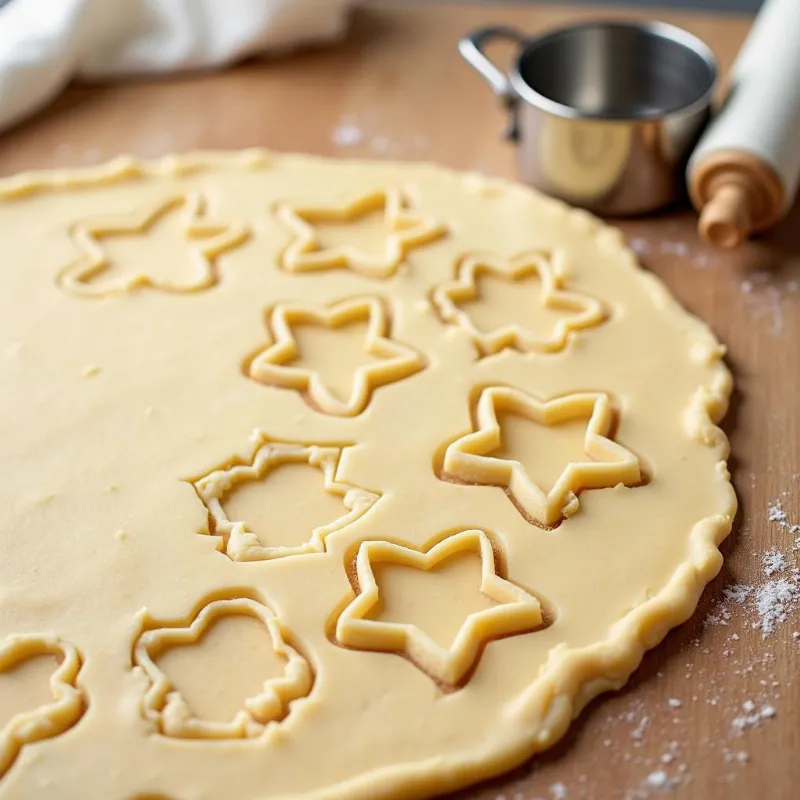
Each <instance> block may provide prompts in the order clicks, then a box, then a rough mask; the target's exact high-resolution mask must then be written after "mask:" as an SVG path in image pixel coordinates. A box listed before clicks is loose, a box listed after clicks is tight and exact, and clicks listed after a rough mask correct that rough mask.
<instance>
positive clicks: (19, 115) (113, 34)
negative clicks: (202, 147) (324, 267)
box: [0, 0, 351, 129]
mask: <svg viewBox="0 0 800 800" xmlns="http://www.w3.org/2000/svg"><path fill="white" fill-rule="evenodd" d="M350 5H351V0H5V2H4V1H3V0H0V129H2V128H5V127H8V126H9V125H11V124H13V123H15V122H18V121H19V120H21V119H23V118H24V117H26V116H28V115H29V114H32V113H33V112H34V111H36V110H37V109H39V108H41V107H42V106H44V105H45V104H46V103H48V102H49V101H50V100H52V99H53V97H55V96H56V95H57V94H58V93H59V92H60V91H61V90H62V89H63V88H64V86H65V85H66V84H67V83H68V82H69V80H70V79H71V78H73V77H83V78H89V79H92V80H110V79H114V78H118V77H123V76H135V75H145V74H151V75H152V74H155V73H164V72H173V71H179V70H195V69H204V68H211V67H221V66H224V65H226V64H231V63H234V62H236V61H239V60H241V59H243V58H245V57H247V56H251V55H257V54H264V55H268V54H275V53H280V52H284V51H286V50H291V49H293V48H294V47H297V46H299V45H303V44H308V43H310V42H319V41H325V40H332V39H335V38H337V37H339V36H340V35H342V34H343V33H344V30H345V26H346V21H347V11H348V7H349V6H350Z"/></svg>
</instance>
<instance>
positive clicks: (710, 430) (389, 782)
mask: <svg viewBox="0 0 800 800" xmlns="http://www.w3.org/2000/svg"><path fill="white" fill-rule="evenodd" d="M296 160H301V161H303V163H306V162H307V161H308V157H297V156H284V155H278V154H276V153H273V152H271V151H267V150H262V149H252V150H245V151H238V152H213V151H212V152H207V151H196V152H190V153H186V154H182V155H180V156H166V157H163V158H160V159H157V160H152V161H143V160H139V159H137V158H133V157H128V156H124V157H118V158H115V159H113V160H111V161H109V162H107V163H105V164H101V165H99V166H96V167H82V168H80V169H79V170H76V169H55V170H37V171H35V172H26V173H20V174H18V175H15V176H9V177H7V178H3V179H0V199H3V200H15V199H18V198H27V197H31V196H35V195H38V194H48V195H55V194H66V193H68V191H70V190H72V189H84V188H92V187H102V186H109V185H120V184H124V183H126V182H128V181H132V180H139V179H141V178H158V177H161V176H164V177H173V176H182V175H192V174H206V173H213V171H214V170H215V169H218V168H228V169H241V170H243V171H247V172H249V171H268V170H270V169H272V168H273V165H274V164H276V163H277V162H278V161H280V162H281V163H282V164H283V165H291V164H293V163H294V161H296ZM323 161H324V160H323V159H320V162H323ZM350 163H351V164H353V163H355V164H358V163H362V164H364V165H365V166H366V165H372V164H374V163H375V162H371V161H362V162H358V161H353V160H351V161H350ZM380 166H387V167H393V166H397V167H399V166H403V167H407V166H408V164H402V165H401V164H400V163H399V162H397V163H394V162H382V164H381V165H380ZM437 170H438V172H439V173H441V174H442V175H443V176H445V177H449V178H450V179H451V180H452V181H453V182H454V183H460V185H461V186H463V189H464V191H466V192H472V193H476V192H480V193H482V194H486V195H487V196H488V195H490V194H491V195H503V194H508V195H510V196H514V195H515V194H521V193H522V192H526V191H527V190H525V189H524V188H523V187H520V186H519V185H518V184H517V183H514V182H512V181H508V180H504V179H501V178H490V177H486V176H477V177H476V176H475V175H474V174H464V173H462V172H458V171H456V170H452V169H448V168H446V167H437ZM546 210H547V212H548V215H549V216H548V219H551V220H553V221H556V220H558V221H559V222H562V221H563V223H564V224H565V227H566V229H567V231H568V232H573V233H575V234H580V235H582V236H588V237H591V238H592V240H593V241H594V244H595V245H596V247H597V249H598V252H600V253H602V254H605V255H606V256H613V257H614V258H616V259H617V260H618V261H619V263H620V264H621V265H622V266H625V267H627V268H630V269H631V270H633V271H634V272H635V274H636V279H637V280H638V281H640V283H641V285H642V287H643V290H644V291H645V293H646V294H647V295H648V296H649V297H650V299H651V300H652V302H653V304H654V306H655V307H657V308H659V309H666V310H669V311H671V312H674V313H676V314H679V315H680V317H681V319H682V321H683V323H684V325H685V326H686V331H687V335H688V333H689V332H692V333H694V334H695V335H696V336H697V338H698V342H697V346H696V347H695V348H694V350H695V351H696V352H695V353H694V354H693V355H692V360H693V361H695V362H696V363H702V364H704V365H705V366H706V367H707V368H708V373H709V374H708V375H707V376H706V377H705V379H704V380H703V381H702V382H701V383H700V385H699V386H698V387H697V389H696V391H695V392H694V394H693V395H692V397H691V399H690V400H689V402H688V403H687V406H686V408H685V411H684V413H683V414H682V415H681V419H682V426H683V430H684V432H685V434H686V436H687V437H689V438H690V439H691V440H692V441H694V442H696V443H698V444H701V445H703V446H705V447H708V448H711V449H712V450H713V451H714V454H715V456H716V459H717V461H716V468H715V476H716V479H717V484H716V485H717V488H718V490H719V500H718V504H717V508H718V510H716V511H714V512H713V513H709V514H708V515H707V516H706V517H704V518H702V519H699V520H698V521H697V522H696V523H695V524H694V525H693V526H692V528H691V530H690V531H689V533H688V548H687V556H686V559H685V560H684V561H683V562H682V563H681V564H680V565H679V566H678V567H677V569H676V570H675V571H674V572H673V573H672V576H671V578H670V579H669V581H668V582H667V583H666V584H665V585H664V586H663V588H661V589H660V590H659V591H658V592H657V593H654V594H652V595H650V596H649V597H648V598H647V599H646V600H644V601H643V602H642V603H641V604H639V605H638V606H636V608H634V609H632V610H631V611H630V612H629V613H628V614H627V615H626V616H625V617H624V618H622V619H620V620H619V622H618V623H617V624H615V625H614V626H613V627H612V628H611V629H610V630H609V631H608V632H607V634H606V636H605V637H604V638H602V639H598V640H597V641H595V642H593V643H591V644H587V645H585V646H581V647H576V648H572V649H569V650H566V651H561V652H560V653H559V654H558V655H557V657H553V658H551V659H550V660H549V661H548V662H547V663H546V664H545V665H544V666H543V668H542V670H541V672H540V673H539V675H538V677H537V678H536V680H535V681H534V682H533V683H532V685H531V686H530V687H529V689H528V690H527V691H526V692H524V693H523V694H522V695H521V696H520V697H519V699H518V702H516V703H515V706H514V709H513V713H512V714H511V715H510V717H509V726H507V727H506V728H505V730H506V732H507V733H508V736H507V738H506V739H505V741H504V742H503V743H502V744H501V745H499V746H498V747H494V748H488V747H487V748H486V749H485V750H483V751H481V752H479V753H477V752H470V753H469V754H467V755H466V756H463V757H458V758H456V757H454V758H452V759H451V760H450V761H449V762H448V764H447V765H446V769H444V770H443V769H442V766H441V759H439V758H433V759H431V760H428V761H425V762H422V763H419V764H413V765H412V764H404V765H403V767H402V771H401V770H400V768H399V767H387V768H384V769H378V770H374V771H372V772H370V773H369V775H367V776H362V777H361V778H358V779H348V780H344V781H342V782H341V783H340V784H337V785H336V786H335V787H331V788H330V790H329V791H328V790H325V791H324V792H323V793H324V794H325V795H326V797H330V798H333V797H334V795H337V793H338V795H337V796H344V795H343V794H342V793H344V792H349V793H350V794H351V795H352V794H354V793H360V795H359V796H361V795H363V796H364V797H366V796H367V793H369V794H370V797H371V800H377V798H378V797H387V796H388V792H389V791H390V790H393V789H391V787H395V788H397V787H399V788H397V790H398V791H403V792H404V793H405V794H406V796H407V797H408V798H409V800H411V798H423V797H429V796H430V794H431V792H432V791H442V792H444V791H451V790H455V789H457V788H459V787H462V786H465V785H467V784H472V783H475V781H476V780H478V779H480V778H485V777H490V776H493V775H497V774H499V773H500V772H501V771H505V770H508V769H510V768H512V767H513V766H515V765H518V764H521V763H522V762H524V761H525V760H526V759H528V758H530V757H531V756H533V755H535V754H536V753H539V752H541V751H543V750H545V749H547V748H548V747H551V746H552V745H553V744H554V743H555V742H557V741H558V740H559V739H561V738H562V737H563V736H564V734H565V733H566V731H567V729H568V727H569V725H570V723H571V721H572V720H573V719H574V718H575V717H576V716H577V715H578V714H579V713H580V712H581V710H582V709H583V708H585V707H586V706H587V705H588V704H589V703H590V702H591V701H592V700H593V699H595V698H596V697H597V696H599V695H601V694H603V693H606V692H609V691H613V690H618V689H619V688H620V687H622V686H623V685H624V684H625V683H626V682H627V681H628V679H629V678H630V676H631V674H632V673H633V672H634V670H635V669H636V668H637V667H638V666H639V664H640V662H641V659H642V657H643V655H644V653H645V652H646V651H647V650H650V649H652V648H654V647H655V646H656V645H657V644H658V643H659V642H660V641H661V640H662V639H663V638H664V636H665V635H666V634H667V632H668V631H669V630H670V629H672V628H674V627H676V626H678V625H680V624H682V623H684V622H685V621H686V620H687V619H688V618H689V617H690V616H691V615H692V613H694V610H695V608H696V606H697V602H698V600H699V598H700V595H701V594H702V592H703V590H704V589H705V587H706V586H707V585H708V584H709V583H710V582H711V581H712V580H713V578H714V577H715V576H716V575H717V574H718V573H719V570H720V567H721V565H722V555H721V553H720V551H719V545H720V544H721V542H722V541H724V539H725V538H726V537H727V535H728V534H729V533H730V530H731V526H732V523H733V519H734V516H735V513H736V508H737V498H736V493H735V491H734V489H733V486H732V483H731V480H730V473H729V470H728V469H727V465H726V459H727V458H728V456H729V455H730V444H729V440H728V437H727V436H726V434H725V431H724V430H723V429H722V428H721V427H720V425H719V423H720V421H721V419H722V418H723V417H724V415H725V413H726V410H727V408H728V403H729V399H730V395H731V392H732V388H733V381H732V376H731V372H730V370H729V369H728V367H727V366H726V364H725V363H724V361H723V355H724V349H723V348H722V346H721V345H720V344H719V343H718V342H717V340H716V339H715V337H714V336H713V334H712V333H711V331H710V329H709V328H708V326H707V325H706V324H705V323H703V322H702V321H701V320H699V319H697V318H695V317H693V316H692V315H690V314H689V313H688V312H687V311H686V310H685V309H684V308H683V307H682V306H681V305H680V304H679V303H678V302H677V300H676V299H675V297H674V296H673V295H672V294H671V293H670V292H669V290H668V289H667V287H666V285H665V284H664V283H663V281H662V280H660V279H659V278H658V277H657V276H655V275H653V274H651V273H649V272H647V271H645V270H644V269H643V268H642V267H641V265H640V264H638V262H637V260H636V257H635V255H634V253H633V252H632V251H631V250H630V248H628V247H627V246H626V244H625V241H624V238H623V236H622V234H621V232H620V231H618V230H616V229H610V228H608V227H607V226H606V224H605V223H603V222H601V221H600V220H598V219H597V218H595V217H593V216H592V215H590V214H588V213H587V212H584V211H581V210H578V209H571V208H569V207H568V206H566V205H562V204H555V203H548V206H547V209H546ZM511 723H513V728H512V727H511ZM532 730H538V731H540V733H539V734H538V735H534V734H532V732H531V731H532ZM458 770H461V771H463V775H462V776H461V777H457V775H456V772H457V771H458ZM316 794H319V796H320V800H322V794H320V793H315V795H316Z"/></svg>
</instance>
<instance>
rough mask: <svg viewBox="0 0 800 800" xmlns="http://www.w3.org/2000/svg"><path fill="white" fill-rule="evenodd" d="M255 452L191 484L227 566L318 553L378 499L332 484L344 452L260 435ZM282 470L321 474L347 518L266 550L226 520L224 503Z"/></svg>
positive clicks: (240, 523)
mask: <svg viewBox="0 0 800 800" xmlns="http://www.w3.org/2000/svg"><path fill="white" fill-rule="evenodd" d="M254 439H255V442H256V449H255V451H254V453H253V457H252V460H251V461H250V463H248V464H233V465H232V466H231V465H230V462H228V464H227V465H225V466H223V467H220V468H219V469H215V470H212V471H211V472H209V473H207V474H206V475H204V476H203V477H202V478H198V479H197V480H196V481H193V482H192V485H193V486H194V488H195V491H196V492H197V494H198V496H199V497H200V499H201V500H202V501H203V503H204V504H205V506H206V508H207V509H208V513H209V529H210V530H209V533H211V534H213V535H214V536H218V537H219V538H220V545H221V547H222V549H223V552H224V553H225V555H227V556H228V558H230V559H231V561H265V560H268V559H272V558H283V557H285V556H293V555H301V554H303V553H322V552H324V551H325V539H326V538H327V537H328V536H329V535H330V534H332V533H335V532H336V531H340V530H342V529H343V528H345V527H346V526H347V525H349V524H350V523H352V522H355V521H356V520H357V519H360V518H361V517H363V516H364V514H366V513H367V511H369V509H370V508H372V506H373V505H374V504H375V503H376V502H377V500H378V499H379V498H380V495H379V494H376V493H374V492H370V491H367V490H366V489H361V488H360V487H358V486H351V485H350V484H347V483H342V482H341V481H337V480H336V471H337V469H338V467H339V460H340V459H341V456H342V452H343V448H341V447H328V446H319V445H309V446H307V445H304V444H297V443H293V442H277V441H272V440H270V439H269V438H268V437H266V436H264V435H263V434H261V433H259V432H256V433H255V434H254ZM282 464H309V465H310V466H312V467H315V468H316V469H318V470H320V471H321V472H322V475H323V480H324V482H325V491H326V492H328V493H329V494H331V495H334V496H336V497H339V498H341V500H342V503H343V504H344V506H345V508H346V509H347V512H346V513H345V514H342V515H341V516H340V517H338V518H337V519H334V520H331V521H330V522H328V523H327V524H325V525H321V526H320V527H317V528H314V529H313V530H312V531H310V532H309V538H308V540H307V541H305V542H303V543H302V544H299V545H294V546H289V545H282V544H279V543H276V544H269V545H265V544H262V543H261V540H260V538H259V536H258V535H257V534H256V533H255V532H253V531H252V530H251V528H250V527H249V525H248V522H247V520H231V519H229V518H228V515H227V513H226V512H225V508H224V505H223V501H224V499H225V497H226V495H228V494H229V493H230V491H231V490H232V489H234V488H235V487H237V486H239V485H241V484H242V483H245V482H247V481H263V480H269V473H270V472H271V471H272V470H274V469H277V468H278V467H280V466H281V465H282ZM261 533H262V535H264V536H265V537H266V538H269V539H270V540H273V539H274V540H275V541H276V542H280V536H281V531H279V530H278V531H275V532H270V535H269V536H267V534H266V533H265V532H261Z"/></svg>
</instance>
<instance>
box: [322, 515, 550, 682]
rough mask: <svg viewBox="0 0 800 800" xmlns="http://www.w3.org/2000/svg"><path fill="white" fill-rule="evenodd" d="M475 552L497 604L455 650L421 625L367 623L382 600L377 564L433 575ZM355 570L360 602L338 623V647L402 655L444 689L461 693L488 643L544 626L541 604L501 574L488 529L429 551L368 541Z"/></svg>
mask: <svg viewBox="0 0 800 800" xmlns="http://www.w3.org/2000/svg"><path fill="white" fill-rule="evenodd" d="M469 551H472V552H474V553H476V554H477V555H478V557H479V558H480V560H481V584H480V591H481V592H482V593H483V594H484V595H486V596H487V597H488V598H490V599H491V600H494V601H495V602H496V603H497V605H495V606H492V607H491V608H488V609H484V610H483V611H477V612H474V613H472V614H469V615H467V617H466V618H465V620H464V622H463V623H462V625H461V627H460V628H459V631H458V633H457V634H456V637H455V639H454V640H453V642H452V644H451V645H450V647H449V648H446V647H443V646H442V645H440V644H438V643H437V642H436V641H434V640H433V639H432V638H431V637H430V636H428V634H426V633H425V632H424V631H423V630H422V629H420V628H419V627H417V626H416V625H413V624H407V623H400V622H381V621H380V620H371V619H367V618H366V615H367V614H368V613H369V611H370V610H371V609H372V608H373V607H374V606H375V605H376V604H378V602H379V600H380V587H379V586H378V583H377V582H376V580H375V575H374V572H373V569H372V564H373V563H375V562H394V563H396V564H399V565H402V566H408V567H413V568H414V569H421V570H425V571H427V570H430V569H432V568H433V567H435V566H436V565H437V564H438V563H439V562H441V561H444V560H445V559H447V558H449V557H450V556H453V555H456V554H457V553H462V552H469ZM355 566H356V579H357V584H358V585H357V587H353V588H354V591H355V597H354V598H353V599H352V600H351V601H350V603H349V604H348V605H347V606H346V607H345V608H344V610H343V611H342V612H341V614H340V615H339V618H338V619H337V621H336V628H335V636H336V642H337V644H339V645H342V646H345V647H348V648H353V649H357V650H370V651H375V652H385V653H395V654H397V653H402V654H404V655H406V656H407V658H408V659H409V660H410V661H411V662H412V663H413V664H414V665H415V666H417V667H418V668H419V669H420V670H422V671H423V672H424V673H425V674H426V675H428V676H429V677H430V678H432V679H433V680H434V681H436V682H437V683H438V684H439V685H440V686H444V687H450V688H451V689H452V688H458V687H459V686H460V684H461V683H462V682H463V681H464V679H465V678H466V677H468V676H469V674H470V673H471V671H472V670H473V668H474V667H475V666H476V665H477V662H478V660H479V658H480V655H481V651H482V648H483V647H484V645H485V644H486V643H487V642H489V641H492V640H493V639H499V638H501V637H503V636H511V635H514V634H521V633H529V632H533V631H534V630H537V629H539V628H541V626H542V625H543V623H544V618H543V616H542V607H541V603H540V602H539V600H538V599H537V598H535V597H534V596H533V595H531V594H529V593H528V592H527V591H525V590H524V589H522V588H521V587H520V586H517V585H516V584H514V583H512V582H511V581H509V580H507V579H506V578H503V577H502V576H501V575H499V574H498V571H497V564H496V561H495V550H494V546H493V545H492V542H491V541H490V539H489V537H488V536H487V535H486V533H485V532H484V531H482V530H478V529H469V530H463V531H460V532H458V533H454V534H452V535H450V536H448V537H446V538H445V539H442V540H441V541H439V542H438V544H435V545H433V546H432V547H430V548H428V549H427V550H424V551H422V550H415V549H412V548H410V547H406V546H405V545H400V544H395V543H393V542H387V541H381V540H369V541H364V542H362V543H361V544H360V546H359V548H358V554H357V556H356V563H355Z"/></svg>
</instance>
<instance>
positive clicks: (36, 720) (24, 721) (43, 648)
mask: <svg viewBox="0 0 800 800" xmlns="http://www.w3.org/2000/svg"><path fill="white" fill-rule="evenodd" d="M48 655H49V656H54V657H55V658H57V659H58V662H59V663H58V666H57V667H56V668H55V671H54V672H53V674H52V675H51V676H50V692H51V694H52V699H51V700H50V701H49V702H46V703H43V704H42V705H40V706H38V707H36V708H31V709H28V710H26V711H22V712H20V713H19V714H15V715H14V716H13V717H11V719H9V720H8V721H7V722H5V725H4V726H3V727H2V728H0V778H2V777H3V775H5V773H6V772H7V771H8V770H9V769H10V768H11V766H12V765H13V764H14V761H15V760H16V758H17V756H18V755H19V753H20V751H21V750H22V748H23V747H25V746H26V745H28V744H33V743H34V742H40V741H42V740H43V739H51V738H53V737H54V736H58V735H59V734H62V733H64V731H66V730H68V729H69V728H71V727H72V726H73V725H75V724H76V723H77V722H78V720H79V719H80V718H81V717H82V716H83V713H84V711H85V710H86V705H87V704H86V697H85V695H84V692H83V690H82V689H81V688H80V686H79V684H78V673H79V672H80V670H81V664H82V662H81V657H80V654H79V653H78V651H77V650H76V649H75V647H74V646H73V645H71V644H69V643H67V642H64V641H62V640H61V639H58V638H56V637H55V636H51V635H41V636H40V635H37V634H16V635H12V636H9V637H7V638H6V639H4V640H3V641H2V642H0V680H2V674H3V673H4V672H9V671H11V670H16V669H24V665H25V662H26V661H28V660H29V659H32V658H37V657H38V656H48Z"/></svg>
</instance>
